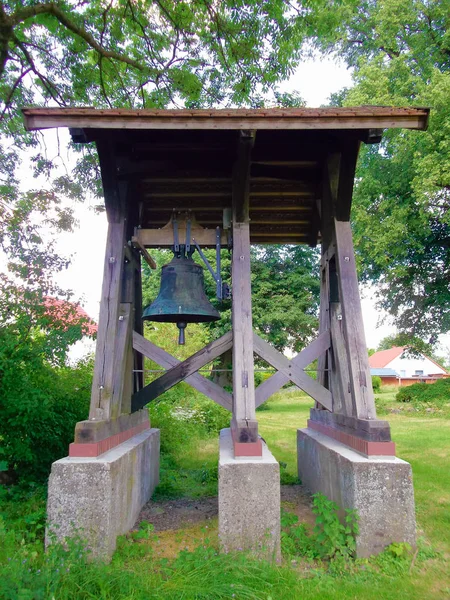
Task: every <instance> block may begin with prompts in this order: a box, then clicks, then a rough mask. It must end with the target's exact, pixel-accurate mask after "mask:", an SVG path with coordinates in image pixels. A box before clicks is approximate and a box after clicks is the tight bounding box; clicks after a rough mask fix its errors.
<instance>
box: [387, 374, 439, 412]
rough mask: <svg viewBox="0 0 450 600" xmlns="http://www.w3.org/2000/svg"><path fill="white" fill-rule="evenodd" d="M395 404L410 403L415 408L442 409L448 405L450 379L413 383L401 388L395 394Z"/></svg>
mask: <svg viewBox="0 0 450 600" xmlns="http://www.w3.org/2000/svg"><path fill="white" fill-rule="evenodd" d="M395 399H396V400H397V402H410V403H411V404H412V405H413V406H414V407H415V408H419V409H420V408H424V407H425V406H427V405H428V406H430V407H431V406H433V407H436V408H442V407H443V406H445V405H446V404H448V403H450V378H449V379H438V380H437V381H436V383H432V384H430V383H415V384H414V385H410V386H408V387H403V388H401V389H400V390H399V392H398V393H397V395H396V397H395Z"/></svg>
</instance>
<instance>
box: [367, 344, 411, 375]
mask: <svg viewBox="0 0 450 600" xmlns="http://www.w3.org/2000/svg"><path fill="white" fill-rule="evenodd" d="M405 348H406V346H394V347H393V348H389V350H380V351H379V352H375V354H372V356H369V365H370V366H371V367H372V368H373V369H382V368H384V367H385V366H386V365H388V364H389V363H390V362H391V361H392V360H394V358H397V356H400V355H401V354H402V352H403V350H404V349H405Z"/></svg>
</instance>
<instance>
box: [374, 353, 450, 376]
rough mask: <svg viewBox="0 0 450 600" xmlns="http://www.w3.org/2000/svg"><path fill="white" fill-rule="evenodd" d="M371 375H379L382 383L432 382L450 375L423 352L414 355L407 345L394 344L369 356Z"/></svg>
mask: <svg viewBox="0 0 450 600" xmlns="http://www.w3.org/2000/svg"><path fill="white" fill-rule="evenodd" d="M369 365H370V371H371V374H372V375H378V376H379V377H381V381H382V383H384V384H391V385H412V384H413V383H417V382H418V381H424V382H425V383H434V382H435V381H436V379H441V378H443V377H450V375H449V374H448V373H447V371H446V370H445V369H444V368H443V367H442V366H441V365H438V363H437V362H435V361H434V360H433V359H431V358H429V357H428V356H425V354H420V353H419V354H417V353H415V354H414V355H413V354H412V353H411V352H410V351H409V350H408V347H407V346H394V347H393V348H389V350H380V351H379V352H375V354H372V356H369Z"/></svg>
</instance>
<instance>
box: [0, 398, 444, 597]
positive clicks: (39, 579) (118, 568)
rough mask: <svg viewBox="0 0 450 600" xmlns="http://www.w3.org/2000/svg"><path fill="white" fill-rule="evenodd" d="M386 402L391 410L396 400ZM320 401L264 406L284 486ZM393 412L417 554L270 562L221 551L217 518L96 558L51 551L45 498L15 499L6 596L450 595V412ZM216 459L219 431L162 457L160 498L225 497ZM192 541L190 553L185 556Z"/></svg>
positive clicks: (0, 591)
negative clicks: (411, 496)
mask: <svg viewBox="0 0 450 600" xmlns="http://www.w3.org/2000/svg"><path fill="white" fill-rule="evenodd" d="M385 400H386V402H385V404H386V405H387V403H389V402H391V401H392V400H393V399H391V398H387V397H386V399H385ZM310 406H311V400H310V399H309V398H307V397H306V396H304V395H302V394H301V393H299V392H298V391H294V392H293V391H283V392H281V393H280V394H277V395H276V396H274V397H273V398H272V399H271V400H270V401H269V402H268V403H267V406H266V407H265V410H261V411H258V412H257V418H258V421H259V425H260V433H261V435H262V436H263V437H264V439H265V440H266V441H267V443H268V445H269V447H270V448H271V450H272V452H273V453H274V455H275V456H276V458H277V459H278V460H279V461H280V462H281V463H285V464H286V467H285V468H283V469H282V472H283V475H282V478H283V479H284V480H285V481H294V480H295V478H296V474H297V466H296V432H297V429H298V428H302V427H304V426H305V425H306V419H307V418H308V414H309V408H310ZM444 417H445V415H444ZM382 418H384V416H382ZM388 419H389V421H390V423H391V426H392V433H393V438H394V440H395V441H396V443H397V454H398V456H399V457H401V458H403V459H405V460H407V461H409V462H411V464H412V467H413V474H414V488H415V495H416V508H417V521H418V528H419V531H420V535H421V536H422V540H421V541H420V544H419V551H418V552H417V553H416V554H415V555H414V557H413V556H412V555H409V554H406V553H405V554H404V555H402V556H400V557H396V556H395V555H394V554H393V553H392V552H391V553H390V552H386V553H384V554H382V555H380V556H379V557H376V558H373V559H370V560H369V561H357V562H356V563H351V564H347V565H344V566H343V565H339V564H335V565H333V564H332V565H331V566H330V565H328V564H321V563H318V562H311V561H308V560H306V559H302V558H299V557H296V556H286V557H285V558H284V560H283V564H281V565H269V564H267V563H260V562H258V561H254V560H253V559H252V558H251V557H249V556H246V555H245V554H243V553H238V554H237V555H232V554H230V555H222V554H219V553H218V548H217V545H218V543H217V524H216V523H215V522H214V521H213V522H211V521H210V522H209V523H208V525H209V528H206V525H205V527H202V526H197V527H193V528H190V529H189V528H186V529H184V530H177V531H173V532H170V531H166V532H163V533H161V534H158V535H155V534H154V533H152V531H151V528H148V527H147V526H144V528H143V530H142V531H141V532H138V533H134V534H131V535H129V536H126V537H124V538H123V539H122V540H121V541H120V544H119V549H118V550H117V552H116V553H115V556H114V558H113V561H112V563H111V564H110V565H97V564H89V563H88V562H86V561H85V559H84V556H83V550H82V549H81V550H80V549H78V548H74V549H73V550H72V551H71V552H70V553H69V554H68V555H65V554H61V552H62V551H55V554H54V555H53V554H51V555H50V556H48V557H47V558H45V557H44V554H43V551H42V537H41V531H42V530H40V531H38V529H37V527H41V526H42V525H41V523H40V517H39V515H40V514H43V513H42V510H43V506H44V505H43V501H42V500H41V499H36V497H35V496H34V495H33V494H31V497H30V499H28V500H27V503H25V504H23V505H21V504H20V502H17V501H14V499H12V500H11V501H10V502H4V503H3V505H2V506H1V507H0V515H1V514H3V517H4V520H3V522H2V520H1V518H0V570H1V569H3V572H0V598H2V599H3V598H4V599H5V600H10V599H11V600H16V599H20V600H40V599H41V598H42V599H44V600H47V599H48V600H51V599H52V598H55V600H56V599H57V600H65V599H67V600H69V599H72V598H73V599H74V600H78V599H80V600H84V599H85V598H86V599H88V598H91V599H92V598H95V599H97V598H98V599H101V600H113V599H114V600H116V599H117V600H144V599H145V600H147V599H151V598H155V599H159V598H161V599H173V600H178V599H179V600H181V599H183V600H191V599H192V600H194V599H205V600H214V599H216V598H217V599H219V598H220V599H227V600H228V599H230V598H235V599H236V600H239V599H243V600H246V599H254V600H283V599H286V600H296V599H297V598H298V599H299V600H300V599H301V600H319V599H320V600H328V599H329V600H347V599H348V600H350V599H360V600H372V599H373V600H396V599H403V598H407V599H408V600H425V599H431V598H433V599H438V600H440V599H441V598H442V599H445V598H450V577H449V557H450V511H449V508H450V469H449V462H450V461H449V455H450V435H449V434H450V419H448V418H443V416H442V415H440V416H434V415H430V414H426V413H420V414H419V413H412V412H403V413H401V414H391V415H389V417H388ZM162 435H164V431H163V432H162ZM172 435H173V433H172ZM217 454H218V443H217V439H216V438H215V437H209V438H204V439H194V438H192V439H189V440H186V441H183V444H180V445H179V446H178V447H177V449H176V451H175V452H173V453H172V454H170V455H166V456H164V457H163V460H162V473H161V475H162V478H161V485H160V487H159V489H158V491H157V493H156V497H164V496H166V497H167V496H168V497H175V496H177V495H178V496H201V495H210V494H214V493H216V491H217V470H216V465H217V458H218V456H217ZM3 499H5V496H4V495H3ZM0 502H1V498H0ZM30 515H31V516H30ZM13 521H14V522H13ZM36 524H39V525H36ZM183 547H184V548H186V547H188V550H182V551H181V552H179V550H180V548H183ZM58 552H59V554H58ZM8 559H9V560H8ZM27 567H28V568H27Z"/></svg>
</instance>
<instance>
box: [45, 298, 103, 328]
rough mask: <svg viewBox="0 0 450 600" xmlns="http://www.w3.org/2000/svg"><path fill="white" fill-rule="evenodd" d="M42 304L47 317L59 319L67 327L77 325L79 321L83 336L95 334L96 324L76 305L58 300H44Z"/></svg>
mask: <svg viewBox="0 0 450 600" xmlns="http://www.w3.org/2000/svg"><path fill="white" fill-rule="evenodd" d="M44 304H45V307H46V308H48V312H49V316H53V317H55V318H56V319H61V320H62V321H64V322H66V323H67V325H68V326H69V325H72V324H78V323H79V322H80V321H81V322H82V330H83V334H84V335H94V334H95V333H97V324H96V323H95V321H94V320H93V319H91V317H90V316H89V315H88V314H87V312H86V311H85V310H84V309H83V308H81V306H79V305H78V304H72V303H71V302H67V301H66V300H59V299H58V298H45V300H44Z"/></svg>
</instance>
